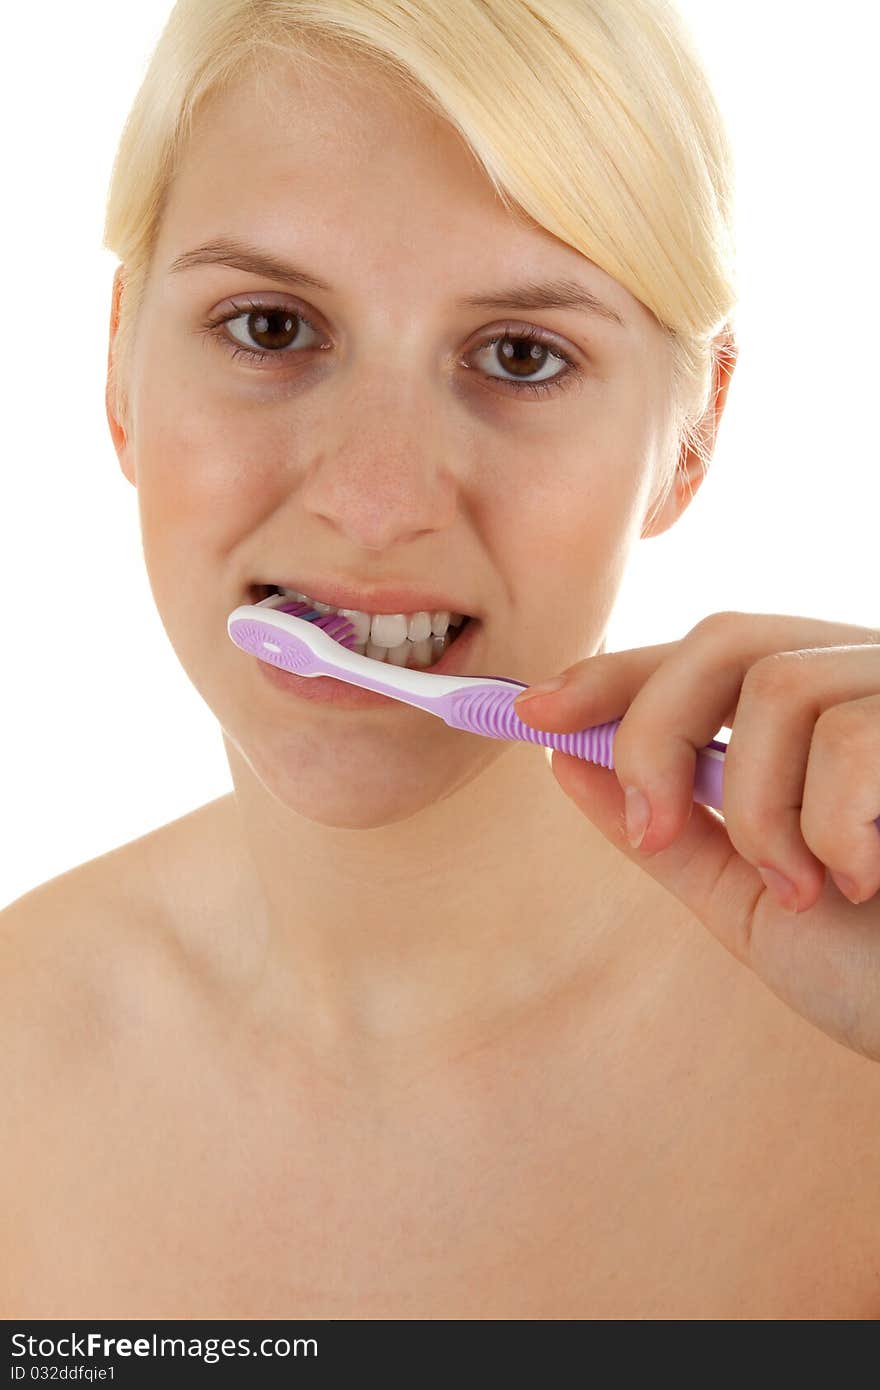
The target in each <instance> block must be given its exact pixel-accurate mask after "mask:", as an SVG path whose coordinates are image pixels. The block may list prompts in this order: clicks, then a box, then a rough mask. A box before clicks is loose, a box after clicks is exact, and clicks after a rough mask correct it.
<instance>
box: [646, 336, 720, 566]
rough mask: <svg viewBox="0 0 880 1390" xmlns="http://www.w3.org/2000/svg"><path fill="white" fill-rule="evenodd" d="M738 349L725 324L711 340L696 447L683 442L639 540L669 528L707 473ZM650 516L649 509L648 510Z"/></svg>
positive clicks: (656, 534) (684, 508)
mask: <svg viewBox="0 0 880 1390" xmlns="http://www.w3.org/2000/svg"><path fill="white" fill-rule="evenodd" d="M738 356H739V347H738V346H737V343H736V339H735V338H734V335H733V329H732V328H731V327H730V325H726V326H725V327H724V328H723V329H722V330H721V332H720V333H719V334H718V336H717V337H716V339H715V345H714V364H713V378H714V388H713V391H712V398H711V401H710V403H709V405H708V406H707V407H706V411H705V414H704V415H703V416H702V418H701V420H700V421H699V424H698V425H697V439H698V441H699V448H697V447H696V446H695V445H693V444H691V443H683V444H682V446H681V453H680V456H679V460H678V463H677V465H676V469H675V481H674V483H673V486H672V488H671V489H670V492H669V496H668V497H667V498H666V501H665V502H664V504H663V506H662V507H661V508H660V511H659V512H658V513H657V515H656V516H655V517H654V519H653V521H652V522H650V523H649V525H648V526H646V527H645V529H644V530H643V531H642V538H643V539H646V538H647V537H648V536H659V535H662V533H663V532H664V531H668V530H669V528H670V526H673V525H674V524H675V522H676V521H678V518H679V517H680V516H681V515H682V513H683V512H685V511H687V509H688V507H689V506H690V504H691V502H692V501H693V499H694V498H695V497H696V495H697V493H698V491H699V489H700V487H701V485H702V483H703V480H704V478H705V477H706V472H707V467H706V465H707V462H708V460H709V459H711V458H712V455H713V454H714V452H715V444H716V441H717V438H718V427H719V425H720V423H721V416H722V415H723V414H724V407H725V406H726V404H727V391H728V388H729V386H730V381H731V378H732V376H733V373H734V369H735V367H736V359H737V357H738ZM648 515H649V516H650V509H649V511H648Z"/></svg>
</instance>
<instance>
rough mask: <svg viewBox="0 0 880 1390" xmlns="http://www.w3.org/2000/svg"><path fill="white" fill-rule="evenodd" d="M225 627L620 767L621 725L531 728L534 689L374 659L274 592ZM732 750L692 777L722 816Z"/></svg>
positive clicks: (713, 750)
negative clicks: (527, 708)
mask: <svg viewBox="0 0 880 1390" xmlns="http://www.w3.org/2000/svg"><path fill="white" fill-rule="evenodd" d="M226 628H227V632H228V633H229V636H230V637H231V639H232V641H233V642H234V643H235V645H236V646H237V647H240V648H241V650H242V651H245V652H250V653H251V655H253V656H256V657H258V658H259V660H260V661H266V662H268V663H269V664H270V665H272V666H280V667H281V668H282V669H283V670H286V671H292V672H294V674H295V675H298V676H333V677H334V679H336V680H340V681H347V682H348V684H349V685H360V686H363V687H365V688H366V689H367V690H378V691H379V692H380V693H381V694H382V695H388V696H389V697H390V698H391V699H392V700H401V701H402V702H403V703H404V704H406V705H415V706H416V707H417V708H418V709H423V710H426V711H427V712H428V714H435V715H437V717H438V718H440V719H442V720H443V721H444V723H446V724H448V725H449V727H450V728H452V729H464V730H465V731H466V732H467V733H471V734H482V735H483V736H484V737H485V738H502V739H518V740H521V741H522V742H524V743H540V744H543V745H544V746H545V747H547V748H556V749H558V750H559V751H560V752H561V753H570V754H572V755H573V756H574V757H576V758H583V759H585V761H586V762H591V763H598V764H599V765H600V766H601V767H607V768H613V767H614V757H613V747H614V736H615V734H616V733H617V730H618V728H619V727H620V724H621V723H622V720H621V719H613V720H612V721H611V722H610V723H609V724H595V725H593V726H592V727H591V728H586V729H580V730H578V731H577V732H576V733H565V734H558V733H551V732H549V731H548V730H546V729H532V728H530V726H529V725H528V724H524V723H523V721H522V720H521V719H520V718H519V717H518V715H517V714H516V711H515V710H514V708H513V702H514V700H515V699H516V697H517V696H518V695H519V693H520V691H521V690H526V689H528V687H527V686H525V685H523V684H522V683H521V682H520V681H514V680H508V679H507V677H505V676H451V675H450V676H444V675H432V674H431V672H430V671H422V670H418V669H413V668H410V667H407V666H394V665H391V664H389V663H387V662H380V661H374V660H373V658H372V657H367V656H361V655H360V653H359V652H354V651H351V650H350V649H351V647H352V646H353V645H354V640H355V632H354V628H353V626H352V624H351V623H350V622H349V620H348V619H347V618H343V617H342V616H341V614H338V613H324V614H322V613H318V612H317V611H316V609H314V608H312V607H311V606H310V605H309V604H308V603H303V602H300V601H298V600H295V599H291V598H289V597H288V596H287V595H284V594H270V595H269V597H268V598H265V599H262V600H261V601H260V602H259V603H254V604H242V605H241V606H240V607H238V608H236V609H234V610H233V612H232V613H230V614H229V617H228V619H227V621H226ZM726 752H727V744H726V743H723V742H721V741H720V740H718V739H712V741H711V742H710V743H708V744H706V746H705V748H701V749H700V750H699V751H698V753H697V764H696V769H695V775H694V794H693V799H694V801H697V802H700V803H701V804H702V805H704V806H714V807H715V809H716V810H719V811H720V810H721V790H722V780H723V773H724V755H725V753H726Z"/></svg>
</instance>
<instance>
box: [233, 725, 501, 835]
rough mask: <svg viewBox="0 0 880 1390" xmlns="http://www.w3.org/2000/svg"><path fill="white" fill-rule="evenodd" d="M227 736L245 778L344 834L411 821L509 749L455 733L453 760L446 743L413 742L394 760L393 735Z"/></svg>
mask: <svg viewBox="0 0 880 1390" xmlns="http://www.w3.org/2000/svg"><path fill="white" fill-rule="evenodd" d="M426 719H430V716H429V715H428V716H426ZM433 722H435V721H432V723H433ZM447 732H452V731H447ZM224 733H225V736H226V740H227V741H228V742H231V743H232V744H234V747H235V749H236V751H237V752H238V754H239V755H240V757H241V758H242V759H243V760H244V763H245V764H246V768H247V773H248V774H249V775H250V776H252V777H254V778H256V780H257V781H258V782H259V783H260V784H261V785H262V786H263V788H264V789H265V790H266V791H267V792H268V793H269V795H270V796H271V797H272V798H273V799H274V800H275V801H276V802H277V803H278V804H279V805H281V806H283V807H284V808H285V810H287V811H290V812H292V813H293V814H294V815H297V816H301V817H302V818H303V819H304V820H309V821H313V822H315V823H316V824H318V825H326V826H329V827H331V828H333V829H338V830H377V829H380V828H381V827H382V826H386V825H395V824H397V823H398V822H400V821H405V820H409V819H410V818H411V817H413V816H416V815H418V814H419V813H420V812H421V811H424V810H426V809H427V808H428V807H430V806H432V805H435V804H436V803H438V802H441V801H445V800H446V798H447V797H449V796H452V795H453V794H454V793H455V792H456V791H458V790H459V789H460V788H462V787H464V786H466V785H467V784H468V783H469V782H471V781H473V780H474V779H475V778H476V777H478V776H479V775H480V773H481V772H482V771H483V770H484V769H485V768H486V767H487V766H489V765H490V764H491V763H494V762H495V761H496V760H497V758H498V757H500V756H501V754H502V753H503V752H504V751H505V748H506V746H507V745H505V744H504V743H502V742H500V741H497V740H489V739H482V738H480V737H479V736H478V735H472V736H465V735H462V734H461V733H458V732H455V733H453V734H452V736H453V737H454V739H455V741H456V750H455V753H454V755H452V756H451V755H450V750H449V746H448V743H447V741H446V740H445V739H440V740H438V741H437V743H436V745H435V746H434V747H433V748H432V747H431V746H430V745H426V744H424V743H422V744H421V745H419V744H418V743H416V744H409V743H408V745H407V746H408V748H409V749H410V750H411V751H407V750H406V749H404V748H402V747H400V748H398V750H397V753H396V755H395V753H394V752H393V751H391V750H389V736H388V733H387V731H384V732H383V733H382V734H381V735H380V736H379V737H378V739H377V738H376V736H375V732H372V733H371V734H370V736H369V737H367V738H361V739H357V740H352V739H349V740H348V741H347V742H346V741H343V740H340V739H338V738H337V739H333V740H332V741H331V740H329V739H328V740H326V741H322V740H320V739H318V738H317V737H316V736H315V734H314V732H312V733H309V734H307V733H305V732H304V731H303V730H289V731H287V730H286V731H284V732H283V733H282V732H281V731H279V730H278V729H277V727H276V728H275V729H274V730H273V731H272V735H271V737H268V736H267V737H266V738H265V739H263V738H258V739H255V738H254V736H253V732H252V731H249V733H248V734H247V735H246V736H245V737H244V738H243V739H242V738H238V737H236V735H235V734H234V733H233V732H230V731H229V730H228V729H226V730H224ZM355 744H357V747H355Z"/></svg>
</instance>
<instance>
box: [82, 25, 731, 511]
mask: <svg viewBox="0 0 880 1390" xmlns="http://www.w3.org/2000/svg"><path fill="white" fill-rule="evenodd" d="M322 51H323V52H324V53H326V54H327V55H328V56H329V58H330V59H331V61H333V62H336V63H339V62H341V63H343V64H344V63H345V61H346V57H347V55H351V56H352V57H354V58H357V57H365V58H368V59H370V60H372V61H373V62H374V63H375V64H377V65H378V66H379V67H380V68H381V69H383V70H384V71H386V72H387V73H389V74H390V75H392V76H393V77H394V79H395V80H396V81H397V82H398V83H399V84H400V85H401V86H402V87H403V88H404V89H405V90H406V92H408V93H410V94H411V95H412V96H413V97H414V98H416V99H417V100H419V101H421V102H422V103H424V104H425V105H426V106H427V107H428V109H429V110H431V111H433V112H435V113H436V114H437V115H439V116H440V117H442V118H443V119H444V120H446V121H448V122H450V123H451V124H452V125H453V126H454V127H455V129H456V130H457V131H458V132H459V133H460V135H461V136H462V137H463V139H464V140H465V141H466V143H467V145H468V146H469V148H470V149H471V151H472V152H473V154H474V156H475V158H476V159H477V160H478V162H479V163H480V165H481V166H482V168H483V169H484V170H485V172H486V174H487V176H488V177H489V179H490V180H491V182H492V185H493V187H494V188H495V190H496V192H497V194H498V196H499V198H500V199H501V200H502V202H503V204H504V206H505V207H506V208H507V209H508V211H511V212H513V213H514V214H516V215H518V216H521V215H522V214H523V213H524V214H525V215H526V217H528V218H531V219H532V220H533V221H534V222H535V223H537V224H538V225H539V226H541V227H543V228H545V229H546V230H547V231H548V232H550V233H551V234H552V235H553V236H556V237H558V238H560V239H561V240H562V241H563V242H565V243H567V244H568V245H569V246H571V247H573V248H574V249H575V250H577V251H580V252H581V253H582V254H583V255H584V256H586V257H588V258H589V259H590V260H591V261H593V262H594V263H595V264H596V265H597V266H599V267H600V268H601V269H602V270H604V271H606V272H607V273H608V274H609V275H611V276H613V277H614V278H615V279H616V280H618V281H619V283H620V284H622V285H623V286H624V287H625V288H626V289H627V290H629V291H630V293H631V294H633V295H634V296H635V297H636V299H638V300H640V301H641V303H642V304H644V305H645V307H646V308H647V309H649V310H650V311H651V312H652V313H653V314H654V316H655V318H656V319H657V321H658V322H659V324H660V326H661V327H662V328H663V329H664V331H665V333H666V335H667V338H668V342H669V349H670V353H671V358H672V400H671V402H670V407H671V411H672V419H673V421H674V424H675V430H676V438H677V439H678V440H680V441H681V442H682V443H685V444H688V445H690V446H691V448H693V449H694V450H695V452H696V454H697V455H698V457H699V458H700V460H701V462H702V465H703V467H704V468H705V467H706V466H707V465H708V461H709V460H708V455H707V453H706V452H705V451H704V448H703V444H702V439H701V433H700V432H699V431H698V430H697V429H696V426H697V424H698V422H699V421H700V419H701V417H702V416H703V414H704V412H705V411H706V409H707V406H708V405H709V404H710V402H711V400H712V398H713V395H714V390H715V372H716V369H717V363H718V361H722V362H723V361H724V357H725V353H727V352H729V353H731V354H733V355H734V356H735V344H734V337H733V329H732V324H731V317H732V312H733V308H734V305H735V303H736V294H735V286H734V231H733V226H734V212H733V196H734V193H733V184H734V174H733V164H732V156H731V151H730V148H729V145H728V141H727V136H726V132H725V129H724V124H723V120H722V118H721V114H720V111H719V108H718V106H717V104H716V101H715V98H714V96H713V94H712V91H711V89H710V87H709V83H708V81H707V78H706V75H705V73H704V71H703V68H702V65H701V62H700V59H699V56H698V54H697V51H696V48H695V45H694V42H693V39H692V37H691V35H690V33H689V31H688V30H687V28H686V27H685V25H684V23H683V21H682V19H681V17H680V16H679V14H678V13H677V11H676V10H675V8H674V6H673V5H672V4H671V3H669V0H177V4H176V5H175V6H174V9H173V10H172V12H171V14H170V16H169V18H168V21H167V23H166V25H165V28H164V30H163V32H162V34H161V36H160V38H159V41H158V43H157V45H156V48H155V50H154V52H153V54H152V57H151V60H150V63H149V67H148V68H147V72H146V76H145V77H144V79H143V82H142V83H141V87H140V90H139V91H138V93H137V96H136V98H135V101H134V104H133V106H132V108H131V111H130V113H129V116H128V119H127V121H126V123H125V126H124V129H123V131H122V135H121V138H120V141H119V146H118V149H117V153H116V158H115V161H114V165H113V171H112V175H111V179H110V186H109V191H108V197H107V207H106V218H105V224H104V246H105V247H106V248H107V249H108V250H111V251H112V252H113V253H114V254H115V255H116V256H118V258H119V260H120V262H121V263H122V266H123V268H124V269H123V271H122V275H123V284H122V293H121V298H120V303H119V318H118V326H117V333H116V339H115V343H114V351H113V361H112V363H111V368H110V377H109V399H110V402H111V406H112V408H113V411H114V414H115V415H116V417H117V419H119V420H121V421H125V419H126V418H127V415H128V408H129V401H128V395H127V390H126V384H127V382H128V380H129V379H130V378H129V369H130V363H131V358H132V352H133V345H134V340H135V336H136V328H137V324H138V321H139V311H140V308H141V304H142V302H143V298H144V294H145V289H146V285H147V281H148V277H149V273H150V269H151V259H152V253H153V248H154V246H155V244H156V239H157V235H158V229H159V225H160V222H161V217H162V209H163V206H164V203H165V200H166V198H167V193H168V190H169V187H170V185H171V183H172V181H173V178H174V173H175V169H176V167H177V165H178V162H179V160H180V157H181V154H182V152H183V150H184V148H185V145H186V142H187V139H188V137H189V135H190V133H191V129H192V123H193V120H194V117H195V115H196V113H197V111H198V109H199V107H200V106H201V104H202V103H203V102H204V101H205V100H206V99H207V98H208V97H209V96H211V95H212V94H215V93H218V92H221V91H222V90H223V89H224V88H225V87H227V86H229V85H231V84H232V83H234V82H236V81H238V80H240V79H241V78H242V77H243V76H244V75H246V74H247V73H260V72H261V71H264V70H265V67H266V65H267V62H268V60H271V58H272V57H273V55H277V54H279V53H280V54H283V55H285V57H287V58H289V59H290V60H291V61H292V62H293V63H294V64H296V63H299V64H301V65H303V66H305V65H306V64H308V63H314V62H316V61H318V62H319V61H320V56H319V55H320V53H321V52H322ZM716 340H717V341H716ZM731 365H732V364H731ZM674 480H675V470H673V472H672V474H671V476H670V477H669V480H668V486H667V488H666V492H665V493H664V495H663V497H661V498H660V499H659V500H658V502H657V504H656V506H655V508H654V513H656V511H657V510H658V509H659V507H660V506H662V503H663V501H664V500H665V497H666V496H668V494H669V491H670V490H671V488H672V485H673V483H674Z"/></svg>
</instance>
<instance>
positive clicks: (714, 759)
mask: <svg viewBox="0 0 880 1390" xmlns="http://www.w3.org/2000/svg"><path fill="white" fill-rule="evenodd" d="M525 689H526V687H525V686H524V685H520V684H518V683H516V684H514V683H511V688H510V689H509V690H503V689H501V688H500V687H499V686H497V685H483V686H469V687H467V688H465V689H463V690H457V691H455V692H454V693H453V694H451V695H444V696H442V697H441V698H440V699H439V700H438V701H437V708H438V712H440V710H441V707H442V717H443V719H445V721H446V723H447V724H450V725H451V726H452V727H453V728H455V729H466V730H467V731H468V732H470V733H475V734H483V735H484V736H485V737H488V738H504V739H519V740H521V741H522V742H523V743H540V744H543V745H544V747H546V748H556V749H558V750H559V752H560V753H570V754H572V756H573V757H576V758H584V759H585V760H586V761H587V762H591V763H598V764H599V765H600V766H601V767H608V768H613V767H614V754H613V749H614V735H615V734H616V733H617V730H618V729H619V728H620V725H621V723H622V722H623V721H622V720H621V719H613V720H612V721H611V723H610V724H595V725H593V727H592V728H587V729H578V730H577V731H576V732H574V733H567V734H555V733H550V732H549V731H547V730H546V729H533V728H531V727H530V726H529V725H528V724H524V723H523V721H522V720H521V719H520V718H519V716H518V715H517V713H516V711H515V710H514V708H513V702H514V700H515V699H516V697H517V696H518V695H519V693H520V691H521V690H525ZM726 751H727V744H726V743H721V742H720V741H719V740H717V739H713V740H712V742H711V743H708V744H707V745H706V747H705V748H703V749H701V750H700V751H699V752H698V753H697V764H696V769H695V773H694V801H698V802H700V803H701V804H702V805H704V806H714V807H715V809H716V810H718V811H720V810H721V790H722V780H723V775H724V754H725V753H726Z"/></svg>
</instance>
